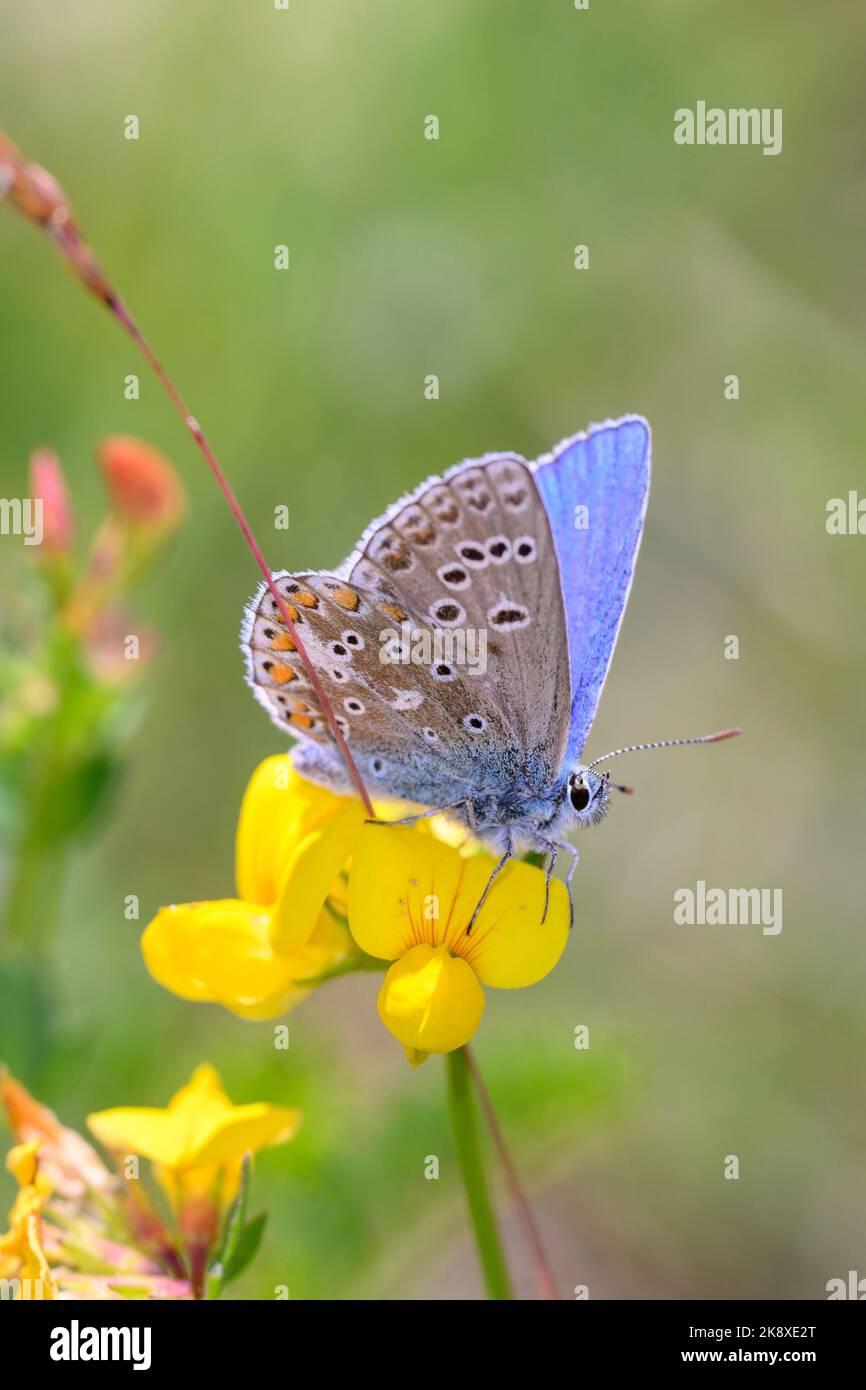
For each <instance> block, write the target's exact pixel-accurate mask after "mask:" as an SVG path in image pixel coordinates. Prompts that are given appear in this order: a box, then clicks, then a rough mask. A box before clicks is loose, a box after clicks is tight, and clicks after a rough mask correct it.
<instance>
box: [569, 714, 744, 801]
mask: <svg viewBox="0 0 866 1390" xmlns="http://www.w3.org/2000/svg"><path fill="white" fill-rule="evenodd" d="M742 732H743V731H742V729H736V728H735V729H719V730H718V732H717V733H715V734H699V735H698V737H697V738H664V739H660V740H659V741H658V742H656V743H632V744H630V745H629V747H628V748H614V750H613V752H612V753H602V755H601V757H600V758H593V760H592V762H591V763H587V765H586V768H585V771H586V772H591V771H592V769H593V768H594V767H598V765H599V763H606V762H607V760H608V758H619V757H620V756H621V755H622V754H623V753H645V752H646V751H647V749H648V748H685V747H686V746H687V745H688V744H691V743H721V741H722V739H725V738H736V737H737V735H738V734H741V733H742ZM610 785H611V786H612V787H616V789H617V791H618V792H625V794H626V796H631V794H632V792H633V791H634V787H628V786H625V785H623V784H622V783H620V782H611V783H610Z"/></svg>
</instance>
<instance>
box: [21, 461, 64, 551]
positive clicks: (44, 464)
mask: <svg viewBox="0 0 866 1390" xmlns="http://www.w3.org/2000/svg"><path fill="white" fill-rule="evenodd" d="M30 495H31V496H32V497H33V498H34V499H36V498H38V499H39V501H41V503H42V550H43V552H45V553H47V554H51V555H65V554H67V553H68V551H69V549H70V547H71V545H72V502H71V500H70V497H69V490H68V488H67V486H66V479H65V478H64V476H63V469H62V468H61V466H60V459H59V458H58V457H57V455H56V454H55V453H54V451H53V450H52V449H36V450H35V451H34V452H33V453H32V454H31V455H30Z"/></svg>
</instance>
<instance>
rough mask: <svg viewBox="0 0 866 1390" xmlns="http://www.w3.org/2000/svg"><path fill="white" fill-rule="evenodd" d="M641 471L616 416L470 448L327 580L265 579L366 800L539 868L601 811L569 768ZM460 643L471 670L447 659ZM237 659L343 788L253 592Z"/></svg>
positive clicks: (320, 771) (607, 639)
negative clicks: (315, 679) (540, 444)
mask: <svg viewBox="0 0 866 1390" xmlns="http://www.w3.org/2000/svg"><path fill="white" fill-rule="evenodd" d="M649 475H650V433H649V427H648V426H647V424H646V422H645V421H644V420H642V419H641V418H640V417H638V416H627V417H625V418H624V419H622V420H619V421H615V422H607V423H606V424H604V425H600V426H594V427H592V428H591V429H590V430H589V431H588V432H587V433H586V434H579V435H576V436H574V437H573V438H571V439H568V440H565V441H564V442H563V443H562V444H560V445H559V446H557V448H556V449H554V450H553V451H552V453H550V454H549V455H545V456H543V457H542V458H540V459H538V460H536V461H535V462H532V463H529V462H527V461H526V460H525V459H523V458H521V457H520V456H519V455H516V454H488V455H485V456H484V457H483V458H480V459H470V460H467V461H465V462H464V463H461V464H458V465H457V466H456V467H454V468H452V469H450V470H449V471H448V472H447V473H445V474H444V475H443V476H442V477H437V478H430V479H428V480H427V481H426V482H424V483H422V484H421V485H420V486H419V487H417V488H416V489H415V490H414V492H412V493H410V494H407V495H406V496H405V497H403V498H401V499H400V500H399V501H398V502H396V503H395V504H394V505H393V506H392V507H390V508H389V509H388V511H387V512H385V514H384V515H383V516H382V517H380V518H379V519H378V520H377V521H374V522H373V523H372V524H371V525H370V526H369V527H368V528H367V530H366V531H365V532H364V535H363V536H362V537H361V540H360V542H359V544H358V546H357V547H356V549H355V550H354V551H353V552H352V554H351V555H350V556H349V558H348V559H347V560H346V561H345V562H344V564H342V565H341V566H340V567H339V568H338V569H337V570H335V571H334V572H333V573H328V572H311V573H306V574H288V573H282V574H278V575H277V576H276V581H277V584H278V587H279V589H280V592H281V594H282V595H283V596H284V597H285V600H286V603H287V604H288V605H289V607H290V616H291V617H292V620H293V621H294V622H295V623H296V625H297V626H298V629H299V635H301V636H302V638H303V641H304V644H305V646H306V648H307V651H308V653H309V655H310V657H311V658H312V660H313V663H314V665H315V667H316V669H317V673H318V675H319V677H320V679H321V681H322V684H323V687H324V689H325V691H326V693H327V695H328V698H329V700H330V701H331V703H332V705H333V708H334V710H335V711H336V714H337V717H338V720H339V723H340V728H341V731H342V732H343V734H344V736H345V737H346V739H347V741H348V743H349V746H350V748H351V751H352V755H353V757H354V759H355V761H356V763H357V765H358V768H359V770H360V772H361V775H362V777H363V778H364V780H365V782H367V784H368V787H369V789H370V791H371V793H372V794H373V795H374V796H375V795H376V794H378V795H380V796H387V797H395V798H398V799H401V800H405V801H409V802H413V803H416V804H420V805H422V806H426V807H430V808H432V809H433V810H439V809H448V810H449V812H450V813H451V815H453V816H455V817H456V818H458V819H459V820H461V821H463V822H464V823H465V824H466V825H467V826H469V827H470V828H471V829H472V830H473V831H474V832H475V833H477V834H479V835H481V836H482V837H483V838H485V839H487V840H488V841H490V842H491V843H493V844H496V845H497V846H498V847H500V849H502V850H503V851H505V854H506V857H507V855H508V854H510V853H511V851H512V848H513V846H514V844H515V843H520V844H528V845H530V846H532V847H534V848H536V849H543V850H547V851H550V852H551V854H552V856H553V857H555V853H556V848H557V846H559V845H562V842H561V840H560V836H561V835H562V833H563V831H564V830H565V829H567V828H569V827H570V826H573V825H575V824H580V823H586V822H591V821H594V820H597V819H599V818H600V817H601V816H602V815H603V814H604V811H605V809H606V804H607V778H606V776H599V775H597V774H595V773H594V772H592V771H591V770H589V769H587V768H584V767H583V766H582V765H581V762H580V758H581V754H582V750H583V746H584V743H585V741H586V737H587V735H588V733H589V729H590V726H591V724H592V720H593V718H594V715H595V710H596V707H597V704H598V700H599V697H600V694H601V690H602V686H603V684H604V680H605V677H606V674H607V670H608V667H609V665H610V660H611V656H612V654H613V648H614V644H615V642H616V637H617V634H618V631H619V627H620V623H621V621H622V616H623V612H624V609H625V604H626V601H627V598H628V592H629V589H630V586H631V580H632V575H633V572H634V565H635V560H636V557H637V551H638V546H639V543H640V537H641V533H642V529H643V521H644V516H645V512H646V503H647V497H648V491H649ZM469 637H473V638H474V639H475V641H474V650H475V651H476V653H477V651H478V650H479V649H480V648H481V647H482V646H483V649H484V652H485V656H486V661H485V663H484V665H483V669H480V667H479V663H478V662H477V661H476V662H475V663H474V669H470V667H469V666H468V665H466V664H465V662H461V658H460V653H461V651H462V652H464V653H465V651H466V650H467V649H468V647H469V645H470V644H469V643H468V642H467V640H466V639H467V638H469ZM416 638H417V639H419V640H417V642H416V641H415V640H414V639H416ZM423 638H426V639H428V641H427V644H426V647H425V642H424V641H423V640H421V639H423ZM461 638H462V639H463V640H462V642H461V641H460V640H459V639H461ZM482 638H483V642H482V640H481V639H482ZM429 639H435V640H434V641H433V643H432V650H433V651H434V655H433V658H432V659H430V660H427V659H426V655H427V654H429V652H430V650H431V645H430V640H429ZM242 647H243V649H244V652H245V655H246V663H247V677H248V680H249V683H250V685H251V687H252V689H253V692H254V694H255V695H256V698H257V699H258V700H259V701H260V703H261V704H262V705H264V707H265V708H266V709H267V710H268V713H269V714H270V715H271V718H272V719H273V720H274V722H275V723H276V724H277V725H278V727H279V728H280V729H282V730H283V731H284V732H286V733H289V734H292V735H293V736H296V737H297V739H298V746H297V747H296V748H295V750H294V752H293V757H294V761H295V764H296V766H297V768H298V771H299V772H301V773H302V775H304V776H305V777H308V778H309V779H310V780H312V781H314V782H318V783H320V784H323V785H325V786H328V787H330V788H332V789H333V790H335V791H339V792H345V793H350V792H351V790H352V787H351V782H350V780H349V777H348V774H347V771H346V768H345V764H344V763H343V761H342V758H341V756H340V753H339V749H338V746H337V744H336V742H335V740H334V739H333V737H332V735H331V732H330V730H329V728H328V725H327V722H326V720H325V719H324V717H323V714H322V710H321V708H320V706H319V702H318V700H317V699H316V696H315V694H314V692H313V690H312V688H311V686H310V683H309V681H308V680H307V678H306V676H305V672H304V670H303V667H302V665H301V662H300V659H299V657H298V655H297V652H296V651H295V650H294V644H293V641H292V638H291V636H290V635H289V633H288V631H287V629H286V626H285V624H284V623H283V622H282V621H281V619H280V615H279V612H278V610H277V605H276V604H275V602H274V600H273V597H272V595H270V594H269V592H268V591H267V589H266V587H265V586H264V585H262V586H261V588H260V590H259V592H258V593H257V595H256V596H255V598H254V599H253V601H252V602H251V604H250V605H249V607H248V610H247V614H246V618H245V621H244V625H243V629H242ZM416 650H417V651H418V652H420V653H422V655H421V657H420V659H418V660H416V659H415V658H414V655H413V653H414V652H415V651H416ZM407 651H408V653H409V657H408V659H404V658H405V655H406V652H407ZM443 652H444V655H443ZM562 847H563V848H569V849H570V848H571V847H570V846H568V845H562Z"/></svg>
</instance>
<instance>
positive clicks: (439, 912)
mask: <svg viewBox="0 0 866 1390" xmlns="http://www.w3.org/2000/svg"><path fill="white" fill-rule="evenodd" d="M495 864H496V860H495V859H494V858H493V856H492V855H490V854H487V853H483V854H476V855H474V856H472V857H469V858H466V857H464V856H461V855H460V854H458V853H457V852H456V850H453V849H451V848H449V846H447V845H445V844H443V843H441V842H440V841H439V840H438V839H436V838H435V837H434V836H432V835H426V834H420V833H419V832H418V831H417V830H415V829H413V828H411V827H391V826H374V825H368V826H365V827H364V829H363V831H362V832H361V836H360V838H359V840H358V847H357V849H356V851H355V855H354V858H353V860H352V868H351V873H350V876H349V926H350V929H351V932H352V935H353V936H354V938H355V940H356V941H357V942H358V945H359V946H360V947H361V948H362V950H364V951H366V952H367V953H368V954H369V955H371V956H378V957H380V958H382V959H384V960H395V959H397V958H398V957H400V956H401V955H403V954H404V953H405V952H406V951H408V950H411V949H412V947H413V946H417V945H419V944H420V943H422V942H427V943H429V944H430V945H439V944H441V943H444V944H446V945H447V946H448V949H449V950H450V951H451V953H452V955H460V956H462V957H463V958H464V959H465V960H466V961H468V963H469V964H470V965H471V966H472V968H473V969H474V970H475V972H476V974H477V975H478V978H479V979H480V980H481V982H482V984H487V985H495V986H497V987H498V988H500V989H517V988H521V987H522V986H524V985H531V984H534V983H535V982H536V980H540V979H542V978H543V976H545V975H546V974H548V972H549V971H550V970H552V969H553V967H554V965H555V964H556V962H557V961H558V960H559V957H560V956H561V955H562V952H563V950H564V949H565V944H566V941H567V940H568V918H569V912H568V894H567V892H566V890H565V887H564V885H563V884H561V883H559V882H557V881H553V882H552V883H551V885H550V906H549V910H548V913H547V918H546V920H545V921H544V922H543V923H542V920H541V918H542V914H543V912H544V873H543V872H542V870H541V869H537V868H535V867H534V866H532V865H530V864H524V863H522V862H520V861H517V860H512V862H511V863H510V864H509V865H508V866H507V867H506V868H505V869H504V870H503V871H502V873H500V874H499V875H498V876H497V878H496V879H495V880H494V881H493V885H492V887H491V889H490V892H489V893H488V895H487V898H486V899H485V902H484V905H483V907H482V908H481V911H480V912H479V914H478V916H477V918H476V919H475V924H474V926H473V928H472V932H471V933H470V934H469V935H467V932H466V928H467V927H468V925H469V923H470V921H471V920H472V914H473V912H474V911H475V908H476V907H477V905H478V903H479V901H480V899H481V896H482V894H483V893H484V890H485V888H486V887H487V884H488V882H489V880H490V875H491V873H492V871H493V869H494V867H495Z"/></svg>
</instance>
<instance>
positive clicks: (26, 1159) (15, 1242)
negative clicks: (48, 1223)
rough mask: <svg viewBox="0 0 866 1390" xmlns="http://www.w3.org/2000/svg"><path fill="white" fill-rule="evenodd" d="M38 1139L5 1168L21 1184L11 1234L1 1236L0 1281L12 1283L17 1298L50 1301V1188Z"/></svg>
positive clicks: (12, 1152) (52, 1292)
mask: <svg viewBox="0 0 866 1390" xmlns="http://www.w3.org/2000/svg"><path fill="white" fill-rule="evenodd" d="M38 1154H39V1145H38V1143H37V1142H36V1140H35V1139H31V1140H29V1141H28V1142H27V1143H26V1144H17V1145H16V1146H15V1148H13V1149H10V1151H9V1154H8V1156H7V1159H6V1167H7V1168H8V1169H9V1171H10V1173H12V1175H13V1177H15V1178H16V1179H17V1181H18V1185H19V1189H20V1190H19V1192H18V1195H17V1197H16V1198H15V1202H14V1204H13V1206H12V1210H11V1211H10V1213H9V1227H10V1229H9V1231H8V1233H7V1234H6V1235H5V1236H0V1278H2V1279H4V1280H11V1281H13V1286H14V1287H15V1289H16V1297H17V1298H20V1299H22V1300H48V1299H53V1298H54V1297H55V1289H54V1282H53V1280H52V1278H51V1270H50V1269H49V1267H48V1260H47V1259H46V1257H45V1251H44V1249H43V1246H42V1208H43V1206H44V1205H45V1201H46V1199H47V1197H48V1196H49V1195H50V1193H51V1184H50V1182H49V1181H48V1180H47V1178H46V1177H45V1176H44V1175H43V1174H42V1173H40V1171H39V1158H38Z"/></svg>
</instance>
